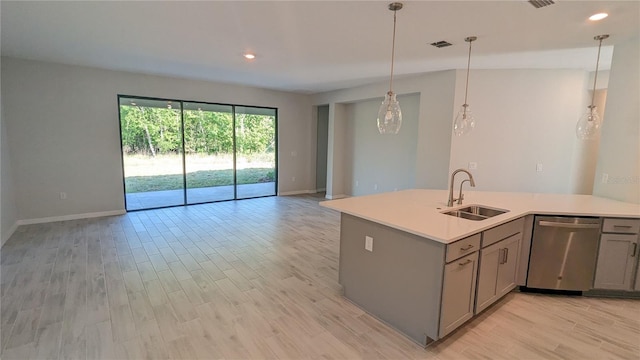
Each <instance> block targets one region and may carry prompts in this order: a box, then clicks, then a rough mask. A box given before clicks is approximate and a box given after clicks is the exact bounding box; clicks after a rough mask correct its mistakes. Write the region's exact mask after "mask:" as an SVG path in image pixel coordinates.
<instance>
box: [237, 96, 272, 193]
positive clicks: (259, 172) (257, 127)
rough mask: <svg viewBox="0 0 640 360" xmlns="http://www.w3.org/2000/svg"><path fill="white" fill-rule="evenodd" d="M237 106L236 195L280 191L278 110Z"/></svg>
mask: <svg viewBox="0 0 640 360" xmlns="http://www.w3.org/2000/svg"><path fill="white" fill-rule="evenodd" d="M235 110H236V111H235V115H236V118H235V132H236V181H237V190H236V191H237V193H236V198H238V199H243V198H251V197H258V196H269V195H276V179H277V174H276V147H277V146H276V115H277V114H276V110H275V109H267V108H257V107H248V106H236V108H235Z"/></svg>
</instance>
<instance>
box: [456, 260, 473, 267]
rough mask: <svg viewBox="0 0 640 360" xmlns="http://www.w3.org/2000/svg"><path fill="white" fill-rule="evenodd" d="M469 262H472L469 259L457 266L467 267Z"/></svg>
mask: <svg viewBox="0 0 640 360" xmlns="http://www.w3.org/2000/svg"><path fill="white" fill-rule="evenodd" d="M470 262H473V260H471V259H467V261H465V262H461V263H458V265H460V266H465V265H467V264H468V263H470Z"/></svg>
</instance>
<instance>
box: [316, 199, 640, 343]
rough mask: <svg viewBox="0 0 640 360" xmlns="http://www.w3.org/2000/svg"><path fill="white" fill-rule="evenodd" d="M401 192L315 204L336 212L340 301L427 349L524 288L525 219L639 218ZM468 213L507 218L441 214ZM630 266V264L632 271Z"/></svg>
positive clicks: (606, 206)
mask: <svg viewBox="0 0 640 360" xmlns="http://www.w3.org/2000/svg"><path fill="white" fill-rule="evenodd" d="M446 200H447V191H445V190H405V191H398V192H392V193H384V194H377V195H369V196H362V197H353V198H346V199H340V200H332V201H325V202H322V203H321V205H322V206H325V207H328V208H331V209H335V210H338V211H340V212H341V213H342V217H341V235H340V268H339V282H340V284H341V285H342V286H343V289H344V295H345V297H346V298H348V299H350V300H351V301H353V302H354V303H356V304H358V305H359V306H361V307H362V308H363V309H365V310H366V311H368V312H369V313H371V314H372V315H374V316H376V317H378V318H380V319H381V320H383V321H385V322H387V323H388V324H390V325H391V326H393V327H395V328H396V329H398V330H399V331H401V332H402V333H404V334H405V335H407V336H409V337H410V338H411V339H413V340H414V341H416V342H418V343H420V344H423V345H428V344H430V343H431V342H433V341H435V340H438V339H440V338H442V337H444V336H446V335H447V334H449V333H450V332H452V331H453V330H455V329H456V328H458V327H459V326H461V325H462V324H463V323H464V322H466V321H467V320H469V319H471V318H472V317H473V316H475V315H476V314H478V313H479V312H481V311H482V310H484V309H485V308H486V307H488V306H489V305H491V304H492V303H493V302H495V301H497V300H498V299H499V298H500V297H502V296H504V295H505V294H506V293H508V292H509V291H511V290H512V289H513V288H515V286H516V285H523V284H522V282H521V280H520V281H519V280H518V278H522V276H523V275H522V274H523V272H524V274H526V264H527V262H528V254H529V253H528V248H529V241H530V237H531V224H532V219H533V216H532V215H543V214H544V215H568V216H592V217H606V218H623V219H638V218H640V205H638V204H629V203H623V202H618V201H614V200H610V199H604V198H599V197H595V196H590V195H565V194H528V193H504V192H471V191H469V192H467V194H466V199H465V201H464V205H457V206H453V207H452V208H448V207H447V206H446ZM471 204H476V205H484V206H488V207H491V208H496V209H501V210H507V212H505V213H503V214H500V215H496V216H493V217H490V218H488V219H484V220H481V221H473V220H468V219H464V218H459V217H455V216H449V215H446V214H443V212H445V211H447V210H451V209H456V208H459V207H463V206H468V205H471ZM636 266H637V265H636Z"/></svg>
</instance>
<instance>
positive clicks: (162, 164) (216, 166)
mask: <svg viewBox="0 0 640 360" xmlns="http://www.w3.org/2000/svg"><path fill="white" fill-rule="evenodd" d="M186 165H187V187H188V188H189V189H195V188H206V187H215V186H229V185H233V170H232V169H231V167H232V166H233V155H231V154H220V155H200V154H190V155H187V156H186ZM236 166H237V177H238V178H237V180H238V185H244V184H256V183H264V182H272V181H275V154H273V153H271V154H268V153H265V154H253V155H238V157H237V158H236ZM182 171H183V167H182V156H181V155H177V154H158V155H157V156H155V157H150V156H145V155H125V156H124V172H125V185H126V188H125V189H126V192H127V193H139V192H147V191H162V190H179V189H182V188H183V180H182Z"/></svg>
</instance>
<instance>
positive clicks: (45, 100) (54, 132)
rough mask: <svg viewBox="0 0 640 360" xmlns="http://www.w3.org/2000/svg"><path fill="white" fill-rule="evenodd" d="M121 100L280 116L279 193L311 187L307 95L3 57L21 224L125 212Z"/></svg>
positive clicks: (6, 116)
mask: <svg viewBox="0 0 640 360" xmlns="http://www.w3.org/2000/svg"><path fill="white" fill-rule="evenodd" d="M117 94H127V95H139V96H150V97H161V98H174V99H183V100H200V101H208V102H221V103H235V104H243V105H257V106H271V107H277V108H278V120H279V123H278V132H279V133H278V136H279V143H278V145H279V163H278V164H279V172H278V175H279V181H280V182H279V189H278V191H279V193H280V194H282V193H291V192H306V191H307V190H310V189H314V188H315V176H314V175H315V152H312V151H311V150H310V149H309V144H310V143H313V142H315V139H313V141H312V137H315V132H316V129H315V128H312V126H311V124H312V118H313V117H312V106H311V102H310V97H309V96H307V95H300V94H293V93H286V92H280V91H273V90H266V89H259V88H253V87H247V86H238V85H230V84H221V83H213V82H207V81H196V80H186V79H178V78H169V77H161V76H151V75H142V74H134V73H127V72H121V71H111V70H102V69H96V68H87V67H79V66H71V65H61V64H53V63H47V62H39V61H28V60H19V59H12V58H3V59H2V102H3V107H4V109H3V110H4V117H3V119H4V121H5V122H6V126H7V133H8V135H9V136H8V142H9V150H10V152H11V155H12V160H13V161H12V165H13V167H12V169H11V170H12V173H13V180H14V182H15V191H14V192H15V194H16V204H17V218H18V219H20V220H25V219H40V218H47V217H59V216H66V215H73V214H88V213H99V212H109V211H115V210H122V209H124V201H123V185H122V164H121V153H120V135H119V128H118V105H117V97H116V96H117ZM312 153H313V154H312ZM294 178H295V180H294ZM3 192H4V191H3ZM60 192H66V193H67V194H68V197H67V199H66V200H61V199H60V196H59V193H60Z"/></svg>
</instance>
